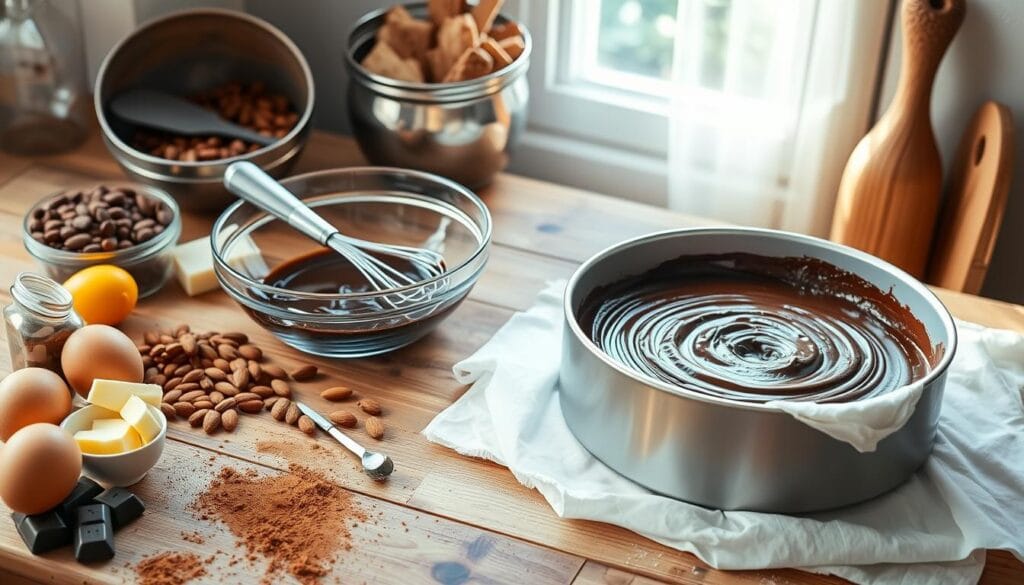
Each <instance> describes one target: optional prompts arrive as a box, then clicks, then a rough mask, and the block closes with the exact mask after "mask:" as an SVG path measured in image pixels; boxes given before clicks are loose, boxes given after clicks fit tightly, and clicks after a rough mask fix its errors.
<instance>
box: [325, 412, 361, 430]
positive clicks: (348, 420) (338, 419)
mask: <svg viewBox="0 0 1024 585" xmlns="http://www.w3.org/2000/svg"><path fill="white" fill-rule="evenodd" d="M327 418H329V419H331V422H332V423H334V424H336V425H338V426H339V427H345V428H346V429H352V428H355V426H356V424H357V423H358V422H359V421H358V420H357V419H356V415H354V414H352V413H351V412H349V411H347V410H335V411H334V412H332V413H330V414H328V415H327Z"/></svg>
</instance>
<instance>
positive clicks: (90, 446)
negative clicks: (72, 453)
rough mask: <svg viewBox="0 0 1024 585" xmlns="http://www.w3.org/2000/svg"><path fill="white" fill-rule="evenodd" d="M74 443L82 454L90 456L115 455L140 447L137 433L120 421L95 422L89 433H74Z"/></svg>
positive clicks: (140, 441)
mask: <svg viewBox="0 0 1024 585" xmlns="http://www.w3.org/2000/svg"><path fill="white" fill-rule="evenodd" d="M96 423H99V424H98V425H97V424H96ZM75 442H77V443H78V447H79V448H80V449H81V450H82V452H83V453H89V454H92V455H116V454H118V453H126V452H128V451H131V450H133V449H138V448H139V447H141V446H142V438H141V437H140V436H139V433H138V431H136V430H135V429H134V428H133V427H132V426H131V425H130V424H128V423H127V422H126V421H124V420H121V419H103V420H97V421H95V422H94V423H93V427H92V430H91V431H78V432H77V433H75Z"/></svg>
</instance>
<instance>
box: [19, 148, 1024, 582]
mask: <svg viewBox="0 0 1024 585" xmlns="http://www.w3.org/2000/svg"><path fill="white" fill-rule="evenodd" d="M362 163H363V161H362V157H361V156H360V154H359V153H358V150H357V149H356V148H355V146H354V144H353V143H352V142H351V140H349V139H346V138H341V137H337V136H332V135H328V134H322V133H321V134H316V135H314V137H313V139H312V141H311V143H310V144H309V146H308V148H307V149H306V152H305V153H304V155H303V158H302V160H301V161H300V163H299V165H298V168H297V171H307V170H313V169H321V168H329V167H338V166H349V165H354V164H362ZM114 178H123V175H122V174H121V172H120V170H119V168H118V167H117V166H116V164H115V163H114V161H113V160H112V159H111V158H110V156H109V155H108V154H107V152H106V150H105V149H104V148H103V146H102V144H101V143H100V139H99V137H98V136H97V135H95V134H94V135H93V136H91V137H90V139H89V141H88V142H87V143H86V144H85V145H84V146H83V147H81V148H80V149H78V150H76V151H75V152H72V153H70V154H66V155H61V156H55V157H47V158H37V159H25V158H16V157H11V156H9V155H0V222H2V229H0V258H2V260H3V261H2V262H0V289H2V292H0V297H3V298H2V299H0V300H2V301H3V302H4V303H7V302H9V300H8V299H7V298H6V294H7V292H6V291H7V286H8V285H9V283H10V282H12V279H13V277H14V276H15V274H17V273H18V272H20V271H22V270H32V269H33V268H34V267H33V263H32V260H31V258H30V257H29V256H28V254H27V252H26V251H25V250H24V248H23V246H22V243H21V231H20V224H21V220H22V216H23V214H24V213H25V211H26V210H27V209H28V207H29V206H30V205H31V204H32V203H33V202H35V201H36V200H38V199H39V198H41V197H43V196H45V195H48V194H50V193H53V192H55V191H57V190H59V189H63V188H65V187H70V186H76V185H77V186H87V185H93V184H96V183H98V182H101V181H103V180H110V179H114ZM480 195H481V197H482V198H483V199H484V200H485V201H486V203H487V205H488V206H489V207H490V210H491V213H492V214H493V217H494V224H495V228H494V244H493V247H492V253H491V259H490V263H489V265H488V267H487V270H486V272H485V274H484V275H483V277H482V279H481V280H480V282H479V284H478V285H477V286H476V288H475V289H474V290H473V292H472V294H471V295H470V297H469V299H468V300H467V301H466V302H465V303H463V305H462V306H461V307H460V308H459V309H458V310H457V311H456V312H455V313H454V314H453V315H452V316H451V317H450V318H449V319H448V320H447V321H446V322H445V323H444V324H443V325H442V326H441V327H440V328H439V329H438V330H437V331H436V332H435V333H433V334H432V335H431V336H429V337H428V338H426V339H424V340H422V341H421V342H419V343H416V344H414V345H413V346H411V347H408V348H405V349H403V350H400V351H398V352H395V353H393V354H391V355H387V356H383V357H377V358H369V359H360V360H351V361H342V360H333V361H330V360H324V359H317V360H311V359H310V358H309V357H307V356H303V355H301V354H299V353H298V352H297V351H295V350H292V349H290V348H288V347H286V346H285V345H283V344H282V343H280V342H278V341H277V340H275V339H274V338H273V337H272V336H271V335H270V334H269V333H267V332H265V331H263V330H261V329H260V328H259V327H258V326H256V325H255V324H254V323H253V322H251V321H250V320H249V319H248V318H247V317H246V316H245V315H244V314H243V313H242V311H241V310H239V309H238V307H237V306H236V305H235V304H234V302H233V301H231V300H230V299H229V298H228V297H227V296H226V295H224V294H223V293H221V292H219V291H217V292H211V293H208V294H205V295H202V296H199V297H195V298H189V297H188V296H186V295H185V294H184V293H183V292H182V291H181V289H180V288H179V286H178V285H177V284H176V282H174V281H172V282H171V283H169V284H168V286H166V287H165V288H164V290H163V291H161V292H160V293H159V294H158V295H156V296H154V297H151V298H148V299H145V300H144V301H142V302H141V303H140V305H139V307H138V309H137V310H136V312H135V313H134V314H133V315H132V317H130V318H129V319H128V320H127V321H126V322H125V323H124V324H123V326H122V328H123V329H124V330H125V331H126V332H127V333H129V334H130V335H132V337H133V338H134V339H138V338H139V337H140V333H141V332H142V331H144V330H147V329H149V328H153V327H159V326H162V327H171V326H173V325H176V324H178V323H189V324H191V325H192V326H193V327H195V328H197V329H206V330H219V331H227V330H239V331H245V332H248V333H250V334H251V336H252V337H253V338H255V340H256V341H257V342H258V343H259V344H260V345H261V346H262V347H263V348H264V349H265V351H267V353H268V354H269V355H270V359H271V360H272V361H273V362H274V363H278V364H281V365H285V366H286V367H287V366H293V365H296V364H299V363H303V362H308V361H314V362H315V363H317V364H318V365H319V366H320V367H321V369H322V371H325V372H326V373H327V379H328V382H325V383H322V384H303V385H298V388H297V391H298V393H299V394H300V395H302V396H303V400H304V401H308V402H309V403H310V404H312V405H313V406H314V407H319V408H320V409H322V410H325V409H326V408H327V403H326V402H324V401H322V400H321V399H320V398H319V396H317V395H316V391H318V390H319V389H320V388H323V387H326V385H327V384H328V383H329V382H331V381H333V382H337V383H344V384H347V385H349V386H351V387H353V388H354V389H356V391H358V392H362V393H363V394H365V395H371V396H375V397H377V398H378V399H379V400H380V401H381V402H382V403H383V405H384V407H385V409H387V411H388V414H387V416H386V419H385V420H386V422H387V423H388V425H389V427H388V433H389V434H388V436H387V437H386V438H385V440H384V442H383V443H382V445H381V447H382V449H386V451H387V452H388V453H390V454H391V456H392V457H393V458H394V460H395V461H396V463H397V472H396V474H395V475H394V476H393V477H392V479H391V480H390V481H388V482H387V483H384V484H377V483H374V482H372V481H370V480H369V479H368V478H366V477H365V476H364V475H363V474H362V473H361V472H360V471H359V467H358V463H357V462H356V461H355V460H354V458H352V457H350V456H348V454H347V453H346V452H344V451H343V450H342V449H341V448H340V446H338V445H336V444H335V443H333V442H332V441H331V440H330V439H329V438H327V437H326V436H324V435H323V434H322V433H321V434H319V436H318V437H317V438H316V439H310V438H306V437H305V436H303V435H301V434H300V433H298V431H296V430H295V429H293V428H290V427H286V426H285V425H282V424H280V423H277V422H276V421H274V420H272V419H270V417H268V416H258V417H243V419H242V424H240V425H239V428H238V430H237V431H236V432H235V433H232V434H225V433H220V434H218V435H215V436H206V435H204V434H202V433H198V432H196V430H195V429H191V428H189V427H188V426H187V425H186V424H183V423H181V422H177V423H173V424H172V428H171V430H170V431H169V432H168V438H169V439H170V440H169V441H168V444H167V448H166V451H165V453H164V455H163V458H162V459H161V461H160V463H159V464H158V466H157V467H156V468H155V469H154V470H153V471H152V472H151V473H150V474H149V475H148V476H147V478H146V479H144V480H143V481H142V482H141V483H140V484H138V485H137V486H136V487H135V488H134V489H135V490H136V491H137V492H138V493H139V495H140V496H141V497H142V498H143V500H144V501H145V502H146V503H147V504H148V510H147V512H146V514H145V515H144V516H143V517H142V518H141V519H139V520H138V521H136V522H135V523H134V524H132V525H131V526H130V527H127V528H125V529H124V530H122V531H121V532H119V533H118V536H117V556H116V557H115V559H114V560H113V561H111V562H109V563H106V564H100V565H93V566H86V565H81V564H78V563H77V562H75V560H74V558H73V557H72V555H71V552H70V551H69V550H67V549H65V550H60V551H55V552H53V553H49V554H46V555H43V556H38V557H37V556H32V555H30V554H29V553H28V552H27V551H26V550H25V547H24V546H23V544H22V542H21V540H20V539H19V537H18V536H17V534H16V532H15V530H14V527H13V525H12V523H11V522H9V521H6V520H0V582H3V583H12V582H31V581H39V582H46V583H89V582H101V583H108V582H122V581H132V580H133V579H134V577H135V573H134V570H133V568H134V566H135V564H136V563H138V562H139V561H140V560H141V559H143V558H145V557H147V556H150V555H153V554H156V553H160V552H165V551H172V550H187V551H193V552H195V553H197V554H199V555H201V556H202V555H208V554H210V553H212V552H213V551H214V549H221V550H224V551H232V550H235V549H236V547H237V546H238V545H237V543H235V541H234V539H233V537H232V536H231V534H230V533H229V532H228V531H227V530H226V529H225V528H224V527H223V525H221V524H217V523H214V522H212V521H205V520H199V519H197V518H196V517H195V515H194V513H193V512H191V511H190V508H189V504H190V502H191V501H192V500H193V499H194V498H195V496H196V494H197V493H199V492H200V491H201V490H202V489H203V488H205V486H206V485H207V482H208V481H209V479H210V478H211V477H212V476H213V474H214V473H215V472H216V470H217V468H218V467H220V466H222V465H232V466H235V467H238V468H243V469H244V468H253V469H256V470H257V471H259V472H261V473H278V472H282V471H284V470H285V469H287V466H288V463H289V461H295V462H298V463H301V464H305V465H309V466H311V467H314V468H315V469H317V470H319V471H322V472H323V473H325V474H326V475H327V476H329V477H330V478H331V479H333V480H334V481H336V482H337V483H338V484H340V485H341V486H343V487H344V488H346V489H348V490H350V491H351V492H352V493H353V494H354V496H353V497H354V499H355V501H357V502H358V503H359V504H360V505H361V506H362V507H364V508H365V509H367V510H373V511H376V512H379V515H375V517H376V518H378V519H377V521H376V524H369V525H366V526H360V527H358V528H354V529H353V548H352V550H351V551H350V552H342V553H339V558H338V560H337V564H336V566H335V575H334V576H335V577H337V578H338V579H337V580H338V581H340V582H344V583H350V582H352V583H359V582H368V583H420V582H424V583H430V582H434V581H435V578H434V576H433V575H432V569H433V568H434V566H435V564H436V563H438V562H444V561H455V562H459V563H462V564H463V565H464V566H465V567H467V568H468V569H469V570H470V572H471V576H472V579H473V580H474V581H476V582H494V583H498V582H501V583H507V582H514V583H528V584H531V585H541V584H547V583H563V584H568V583H573V584H577V585H596V584H601V583H604V584H627V583H633V584H654V583H661V582H668V583H713V584H741V583H772V584H784V583H816V584H823V583H838V582H840V580H838V579H835V578H831V577H825V576H820V575H812V574H808V573H803V572H799V571H796V570H764V571H743V572H724V571H717V570H714V569H711V568H709V567H708V566H707V565H705V564H704V563H702V562H700V561H699V560H697V559H696V558H695V557H694V556H692V555H690V554H686V553H681V552H678V551H675V550H673V549H670V548H667V547H664V546H661V545H659V544H656V543H654V542H652V541H650V540H646V539H644V538H643V537H640V536H638V535H636V534H634V533H632V532H629V531H628V530H625V529H622V528H618V527H615V526H610V525H607V524H601V523H597V522H590V521H577V520H562V519H560V518H558V517H557V516H556V515H555V514H554V512H552V510H551V508H550V507H549V506H548V505H547V503H546V502H545V501H544V500H543V498H542V497H541V496H540V495H539V494H538V493H537V492H536V491H533V490H529V489H526V488H524V487H523V486H521V485H520V484H519V483H517V482H516V480H515V479H514V478H513V477H512V475H511V474H510V473H509V472H508V470H506V469H505V468H503V467H500V466H497V465H494V464H492V463H488V462H485V461H480V460H475V459H470V458H466V457H461V456H459V455H457V454H455V453H454V452H452V451H449V450H447V449H444V448H442V447H439V446H436V445H433V444H431V443H428V442H427V441H426V440H425V439H424V438H423V437H422V436H421V435H420V434H419V432H420V430H421V429H423V427H424V426H425V425H426V424H427V423H428V422H429V421H430V420H431V419H432V418H433V417H434V415H435V414H437V413H438V412H439V411H440V410H442V409H444V408H445V407H447V406H448V405H449V404H451V403H452V401H454V400H455V399H456V398H458V397H459V396H460V395H461V394H462V393H463V392H464V391H465V388H464V387H462V386H460V385H459V384H458V383H457V382H456V381H455V380H454V379H453V378H452V376H451V367H452V364H454V363H455V362H456V361H458V360H459V359H461V358H463V357H466V356H468V355H469V354H471V353H472V352H473V351H474V350H476V349H477V348H478V347H480V346H481V345H482V344H483V343H484V342H486V341H487V340H488V339H489V338H490V336H491V335H492V334H493V333H494V332H495V331H496V330H497V329H498V328H499V327H501V325H502V324H504V323H505V321H506V320H507V319H508V318H509V317H510V316H511V315H512V314H513V312H514V311H517V310H522V309H524V308H526V307H528V306H529V304H530V302H531V300H532V298H533V296H534V295H535V294H536V292H537V291H538V290H540V288H541V287H542V286H543V284H544V283H545V282H546V281H548V280H551V279H556V278H562V277H566V276H568V275H569V274H570V273H571V272H572V270H573V269H574V267H575V266H576V265H577V264H579V263H580V262H581V261H583V260H584V259H586V258H587V257H588V256H589V255H591V254H593V253H594V252H596V251H598V250H600V249H602V248H604V247H605V246H607V245H610V244H612V243H615V242H617V241H620V240H622V239H624V238H628V237H631V236H635V235H639V234H643V233H646V232H651V231H655V230H659V229H666V228H677V227H686V226H694V225H700V224H704V225H707V224H708V223H709V222H706V221H702V220H700V219H698V218H693V217H687V216H684V215H680V214H677V213H673V212H669V211H666V210H664V209H657V208H654V207H649V206H645V205H640V204H636V203H632V202H628V201H623V200H619V199H614V198H609V197H605V196H599V195H595V194H592V193H587V192H583V191H579V190H575V189H570V188H566V187H562V186H557V185H552V184H549V183H544V182H540V181H535V180H531V179H526V178H522V177H516V176H512V175H503V176H501V177H499V178H498V179H497V180H496V182H495V183H494V184H493V185H492V186H491V187H489V188H487V189H484V190H483V191H482V192H480ZM212 219H213V218H211V217H199V216H192V215H189V216H187V217H186V218H185V227H184V234H183V240H182V241H185V240H188V239H192V238H195V237H199V236H202V235H205V234H207V233H209V226H210V224H211V222H212ZM938 292H939V294H940V296H941V297H942V299H943V301H945V302H946V304H947V305H948V306H949V308H950V309H951V311H952V312H953V313H954V314H955V315H956V316H958V317H960V318H962V319H966V320H970V321H975V322H977V323H981V324H984V325H988V326H993V327H1002V328H1007V329H1015V330H1017V331H1022V332H1024V307H1020V306H1016V305H1011V304H1006V303H1001V302H997V301H992V300H987V299H982V298H979V297H973V296H969V295H963V294H958V293H953V292H948V291H938ZM6 353H7V352H6V351H0V355H6ZM0 363H3V362H0ZM3 367H5V368H6V367H8V366H6V364H5V363H4V366H3ZM357 435H358V437H359V438H363V439H365V435H363V434H362V431H357ZM257 441H277V442H280V443H282V444H290V445H291V447H289V448H287V449H284V450H283V451H282V450H281V449H278V450H277V451H278V454H272V453H269V452H266V449H263V450H262V451H261V450H260V449H259V448H258V447H257ZM314 442H315V443H317V444H318V446H319V448H318V449H316V451H315V456H314V455H313V454H311V453H310V451H311V450H312V449H314V445H313V443H314ZM204 461H205V462H208V463H206V464H197V462H204ZM2 508H3V507H2V505H0V509H2ZM194 531H198V532H199V533H201V534H202V535H203V537H204V539H205V544H195V543H192V542H186V541H185V540H183V538H182V534H183V533H188V532H194ZM481 551H483V553H485V554H483V555H481ZM222 561H223V559H221V561H218V562H221V564H224V563H223V562H222ZM214 566H215V567H216V566H217V565H216V564H215V565H214ZM264 570H265V565H263V564H262V563H261V562H255V563H246V562H242V563H238V564H237V565H235V566H232V567H230V568H224V571H228V572H227V573H224V572H218V570H212V571H211V572H210V575H208V576H207V577H206V579H207V580H208V581H209V582H224V583H231V582H236V581H237V582H253V583H254V582H257V581H258V580H259V579H260V578H261V577H262V576H263V574H264ZM5 571H6V573H5ZM24 578H28V581H25V579H24ZM982 581H983V582H984V583H994V584H1007V585H1009V584H1011V583H1022V582H1024V566H1022V565H1021V563H1019V562H1018V561H1016V560H1015V559H1014V558H1013V557H1012V556H1010V555H1009V554H1007V553H1004V552H990V553H989V555H988V564H987V567H986V569H985V574H984V577H983V579H982ZM325 582H334V580H333V579H328V580H325Z"/></svg>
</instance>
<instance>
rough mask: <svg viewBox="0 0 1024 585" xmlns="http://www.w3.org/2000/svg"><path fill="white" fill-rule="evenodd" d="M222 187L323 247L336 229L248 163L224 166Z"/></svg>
mask: <svg viewBox="0 0 1024 585" xmlns="http://www.w3.org/2000/svg"><path fill="white" fill-rule="evenodd" d="M224 186H225V187H226V188H227V190H228V191H230V192H232V193H234V194H235V195H237V196H238V197H239V198H240V199H243V200H245V201H248V202H249V203H251V204H253V205H255V206H256V207H259V208H260V209H262V210H263V211H266V212H267V213H269V214H271V215H273V216H274V217H276V218H278V219H280V220H281V221H284V222H287V223H288V225H290V226H292V227H293V228H295V229H297V230H299V231H300V232H302V233H303V234H305V235H306V236H307V237H309V238H312V239H314V240H316V241H318V242H320V243H321V244H324V245H326V244H327V240H328V239H329V238H330V237H331V236H332V235H334V234H336V233H338V230H337V229H336V228H335V227H334V226H332V225H331V224H330V223H328V222H327V220H325V219H324V218H322V217H320V216H319V215H317V214H316V212H314V211H313V210H312V209H310V208H309V207H307V206H306V204H305V203H303V202H302V201H300V200H299V198H298V197H296V196H295V195H294V194H292V192H291V191H289V190H288V189H285V188H284V186H282V185H281V184H280V183H278V182H277V180H276V179H274V178H273V177H271V176H270V175H268V174H267V173H265V172H263V169H261V168H259V167H258V166H256V165H254V164H253V163H251V162H249V161H239V162H235V163H231V164H230V165H228V168H227V170H225V171H224Z"/></svg>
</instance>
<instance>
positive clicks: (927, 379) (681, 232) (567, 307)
mask: <svg viewBox="0 0 1024 585" xmlns="http://www.w3.org/2000/svg"><path fill="white" fill-rule="evenodd" d="M702 234H715V235H736V236H745V235H760V236H768V237H774V238H780V239H787V240H795V241H796V242H797V243H800V244H804V245H807V246H810V247H812V248H813V247H817V248H824V249H827V250H830V251H832V252H835V253H837V254H842V255H846V256H851V257H853V258H854V259H857V260H861V261H864V262H867V263H869V264H874V265H876V266H878V267H879V268H881V269H883V270H884V271H886V272H888V273H889V274H891V275H892V276H894V277H895V278H897V279H898V280H900V281H901V282H903V283H904V284H906V285H908V286H909V287H910V288H911V289H913V290H914V291H915V292H917V293H918V294H920V295H921V296H922V297H923V298H924V299H925V300H926V301H927V302H928V304H929V305H930V306H931V308H932V310H934V311H935V312H936V314H937V315H938V316H939V319H940V320H941V321H942V323H943V326H944V328H945V329H946V334H947V336H948V338H949V347H948V348H946V351H945V352H944V353H943V356H942V358H941V359H940V360H939V363H938V365H937V366H935V367H934V368H932V369H931V370H929V371H928V373H927V374H926V375H925V376H924V377H923V378H921V379H920V380H915V383H917V382H919V383H921V384H923V385H924V387H925V388H928V387H930V386H931V385H932V384H933V383H934V382H935V381H936V380H937V379H938V378H940V377H941V376H943V375H944V374H945V372H946V370H947V368H948V367H949V364H950V363H952V361H953V356H954V355H955V354H956V349H957V331H956V325H955V323H954V322H953V317H952V315H951V314H950V313H949V309H947V308H946V306H945V305H944V304H943V303H942V301H940V300H939V297H937V296H936V295H935V293H933V292H932V291H931V290H929V289H928V287H926V286H925V285H923V284H922V283H921V282H920V281H918V280H917V279H916V278H914V277H913V276H911V275H909V274H907V273H906V272H905V271H903V270H902V269H900V268H897V267H896V266H894V265H892V264H890V263H888V262H886V261H885V260H882V259H881V258H877V257H875V256H872V255H870V254H867V253H866V252H862V251H860V250H857V249H855V248H851V247H849V246H844V245H842V244H837V243H835V242H831V241H829V240H825V239H822V238H816V237H814V236H808V235H804V234H797V233H793V232H786V231H782V230H773V229H767V228H753V227H726V228H722V227H703V228H679V229H669V230H663V231H658V232H654V233H650V234H645V235H642V236H637V237H634V238H630V239H628V240H625V241H622V242H619V243H617V244H612V245H611V246H608V247H607V248H605V249H603V250H601V251H600V252H598V253H596V254H594V255H593V256H591V257H590V258H588V259H587V260H586V261H585V262H584V263H583V264H581V265H580V266H579V268H577V269H576V271H575V272H573V274H572V276H571V277H570V278H569V282H568V284H566V286H565V293H564V294H563V297H562V306H563V313H564V318H565V321H566V324H567V326H568V327H569V330H570V331H571V332H572V334H573V336H575V338H576V341H578V342H580V343H582V344H583V346H584V347H585V348H586V349H587V351H589V352H590V353H591V354H593V355H594V356H596V357H597V358H598V359H600V360H601V361H602V362H604V363H605V365H607V366H609V367H611V368H612V369H614V370H615V371H617V372H618V373H620V374H622V375H624V376H626V377H629V378H631V379H633V380H635V381H637V382H639V383H641V384H644V385H646V386H648V387H649V388H653V389H655V390H658V391H660V392H664V393H666V394H670V395H673V396H678V397H680V398H688V399H691V400H696V401H698V402H705V403H708V404H712V405H716V406H725V407H729V408H738V409H741V410H753V411H758V412H770V413H776V414H784V412H783V411H782V410H781V409H779V408H777V407H774V406H768V405H767V404H766V403H757V402H743V401H737V400H730V399H727V398H720V397H717V396H708V395H706V394H702V393H699V392H694V391H692V390H687V389H686V388H682V387H679V386H673V385H671V384H668V383H666V382H662V381H661V380H658V379H656V378H653V377H650V376H647V375H645V374H642V373H640V372H637V371H635V370H633V369H631V368H629V367H627V366H625V365H624V364H621V363H619V362H618V361H616V360H614V359H612V358H611V356H609V355H608V354H607V353H605V352H604V351H603V350H602V349H601V348H600V347H598V346H597V344H595V343H594V342H593V341H592V340H591V339H590V337H589V336H588V335H587V334H586V333H585V332H584V331H583V329H582V328H581V327H580V325H579V321H578V318H577V315H576V313H575V311H573V309H572V303H571V298H572V292H573V291H574V290H575V289H576V287H577V284H578V282H579V280H580V279H581V278H583V276H584V275H585V274H586V273H587V272H588V271H589V270H590V269H591V268H592V267H593V266H594V265H595V264H597V263H598V262H600V261H601V260H603V259H605V258H607V257H608V256H611V255H612V254H615V253H617V252H621V251H624V250H628V249H629V248H631V247H633V246H636V245H638V244H642V243H646V242H649V241H655V240H660V239H666V238H674V237H679V236H687V235H702Z"/></svg>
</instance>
